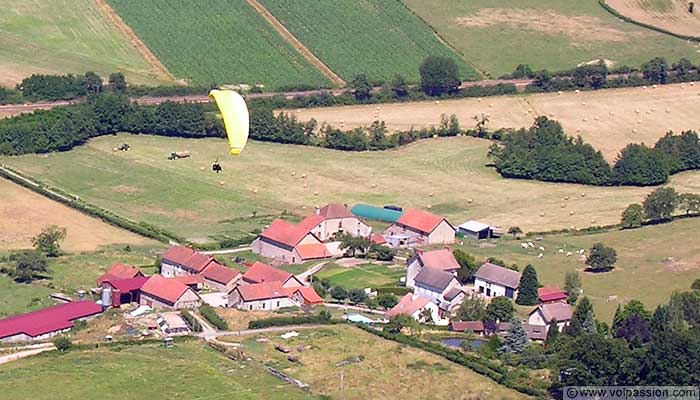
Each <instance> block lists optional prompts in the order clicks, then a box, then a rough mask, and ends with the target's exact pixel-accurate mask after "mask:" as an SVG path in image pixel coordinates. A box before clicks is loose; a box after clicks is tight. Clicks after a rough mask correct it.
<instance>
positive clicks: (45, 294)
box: [0, 246, 164, 317]
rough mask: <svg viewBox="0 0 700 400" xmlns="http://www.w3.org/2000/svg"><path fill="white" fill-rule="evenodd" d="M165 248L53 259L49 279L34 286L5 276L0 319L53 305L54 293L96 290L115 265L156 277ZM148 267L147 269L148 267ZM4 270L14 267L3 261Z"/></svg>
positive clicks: (115, 249)
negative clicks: (158, 256)
mask: <svg viewBox="0 0 700 400" xmlns="http://www.w3.org/2000/svg"><path fill="white" fill-rule="evenodd" d="M163 250H164V247H163V248H161V247H155V248H154V247H133V248H131V250H130V251H128V252H127V251H124V249H123V248H122V247H115V246H109V247H105V248H103V249H102V250H99V251H96V252H91V253H76V254H67V255H63V256H60V257H57V258H50V259H49V269H50V270H51V272H50V273H49V274H48V278H47V279H41V280H38V281H34V282H32V283H31V284H19V283H15V282H14V281H13V280H12V279H10V278H9V277H7V276H5V275H0V293H3V296H0V317H3V316H7V315H13V314H18V313H23V312H27V311H32V310H36V309H39V308H43V307H46V306H49V305H52V304H53V301H51V300H50V299H49V295H50V294H51V293H56V292H62V293H65V294H67V295H69V296H76V291H77V290H80V289H82V290H89V289H90V288H92V287H95V285H96V283H95V280H96V279H97V277H98V276H100V275H101V274H102V273H104V271H105V270H107V268H109V267H110V266H111V265H112V264H114V263H117V262H121V263H126V264H130V265H134V266H138V267H140V268H141V270H142V271H143V272H144V273H146V274H152V273H154V272H155V269H154V268H153V267H152V265H153V262H154V261H155V259H156V253H158V252H162V251H163ZM144 266H145V267H144ZM1 267H8V268H11V267H13V266H12V264H11V263H9V262H2V261H0V268H1Z"/></svg>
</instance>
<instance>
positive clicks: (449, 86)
mask: <svg viewBox="0 0 700 400" xmlns="http://www.w3.org/2000/svg"><path fill="white" fill-rule="evenodd" d="M419 72H420V77H421V80H420V84H421V89H422V90H423V92H424V93H425V94H427V95H428V96H439V95H441V94H445V93H451V92H455V91H457V89H458V88H459V85H460V84H461V83H462V82H461V80H460V77H459V67H458V66H457V63H455V61H454V60H453V59H451V58H447V57H438V56H429V57H426V58H425V60H423V63H422V64H421V65H420V68H419Z"/></svg>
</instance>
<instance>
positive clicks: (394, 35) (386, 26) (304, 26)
mask: <svg viewBox="0 0 700 400" xmlns="http://www.w3.org/2000/svg"><path fill="white" fill-rule="evenodd" d="M262 3H263V4H264V5H265V7H266V8H267V9H268V10H269V11H270V12H271V13H272V14H273V15H274V16H275V17H276V18H277V19H278V20H280V22H282V24H284V26H285V27H286V28H287V29H288V30H289V31H290V32H291V33H292V34H293V35H294V36H295V37H296V38H297V39H299V40H300V41H301V42H302V43H304V44H305V45H306V47H308V48H309V49H310V50H311V51H312V52H313V53H314V54H315V55H316V56H317V57H319V58H320V59H321V60H322V61H323V62H324V63H325V64H326V65H328V66H329V67H330V68H331V69H332V70H333V71H334V72H336V73H337V74H339V75H340V76H341V77H343V78H344V79H345V80H346V81H349V80H351V79H352V78H353V77H354V76H355V75H358V74H367V76H368V77H369V78H370V79H371V80H390V79H391V78H392V77H393V76H394V75H395V74H397V73H399V74H402V75H403V76H404V77H406V78H407V79H408V80H410V81H412V82H417V81H418V80H419V75H418V66H419V65H420V63H421V62H422V61H423V59H424V58H425V57H426V56H428V55H441V56H447V57H451V58H453V59H455V61H457V63H458V65H459V66H460V69H461V74H462V77H463V78H464V79H476V78H478V77H479V74H478V73H477V72H476V71H475V70H474V69H473V68H472V67H471V66H469V65H468V64H467V63H465V62H464V60H462V59H461V57H460V56H459V55H458V54H456V53H454V52H453V51H452V50H451V49H450V48H449V47H447V46H446V45H445V44H444V43H442V42H441V41H440V39H439V38H438V37H437V36H436V35H435V34H434V32H433V31H432V30H431V29H430V27H429V26H427V25H426V24H425V23H424V22H423V21H421V20H420V18H417V17H416V16H415V15H414V14H413V13H411V11H410V10H408V9H407V8H406V7H405V6H404V5H403V4H402V3H401V2H400V1H398V0H389V1H385V0H357V1H344V0H329V1H323V2H319V1H315V0H301V1H300V0H262ZM312 21H318V23H314V22H312Z"/></svg>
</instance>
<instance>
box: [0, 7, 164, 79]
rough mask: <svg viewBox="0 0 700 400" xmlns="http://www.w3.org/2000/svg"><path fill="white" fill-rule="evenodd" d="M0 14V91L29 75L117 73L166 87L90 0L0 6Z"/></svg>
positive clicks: (146, 62) (104, 76) (155, 72)
mask: <svg viewBox="0 0 700 400" xmlns="http://www.w3.org/2000/svg"><path fill="white" fill-rule="evenodd" d="M0 9H1V10H2V13H0V26H1V27H2V29H0V85H2V86H11V87H14V85H15V84H17V83H19V82H20V81H21V80H22V79H23V78H25V77H27V76H29V75H31V74H33V73H44V74H65V73H74V74H82V73H85V72H86V71H95V72H97V73H99V74H100V75H101V76H102V77H103V78H107V77H108V75H109V73H111V72H115V71H122V72H124V74H125V75H126V78H127V79H128V80H129V82H132V83H139V84H158V83H160V84H166V83H169V81H168V80H167V79H165V78H163V77H162V76H161V75H160V74H158V73H157V71H155V70H154V69H153V67H152V66H151V65H150V64H149V63H148V61H147V60H146V59H144V58H143V57H142V56H141V54H139V52H138V50H137V49H136V48H135V47H134V46H133V45H132V44H131V43H129V41H128V39H127V38H126V37H124V36H123V35H122V34H121V33H120V32H119V31H118V30H117V29H116V28H115V27H114V26H113V25H112V24H111V22H110V21H109V19H108V18H107V16H106V15H105V14H104V13H103V12H102V11H100V10H99V9H98V8H97V7H95V5H94V2H93V1H92V0H48V1H47V0H43V1H42V0H24V1H16V0H0ZM170 83H171V82H170Z"/></svg>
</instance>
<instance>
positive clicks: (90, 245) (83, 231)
mask: <svg viewBox="0 0 700 400" xmlns="http://www.w3.org/2000/svg"><path fill="white" fill-rule="evenodd" d="M0 193H2V201H0V249H2V250H9V249H13V250H14V249H23V248H30V247H31V246H32V243H31V239H32V237H34V236H36V235H37V234H38V233H39V232H41V230H42V229H43V228H44V227H46V226H48V225H58V226H62V227H66V228H67V230H68V235H67V237H66V240H65V243H64V244H63V249H64V250H66V251H69V252H80V251H94V250H97V249H98V248H99V247H101V246H105V245H109V244H130V245H142V244H147V243H149V242H151V241H150V240H149V239H146V238H143V237H141V236H138V235H136V234H134V233H131V232H128V231H125V230H122V229H118V228H115V227H113V226H111V225H108V224H105V223H104V222H101V221H99V220H97V219H95V218H91V217H89V216H87V215H85V214H82V213H80V212H78V211H76V210H74V209H72V208H69V207H67V206H64V205H62V204H59V203H57V202H55V201H53V200H50V199H48V198H46V197H44V196H41V195H39V194H36V193H34V192H32V191H30V190H29V189H26V188H24V187H22V186H19V185H17V184H14V183H12V182H10V181H8V180H6V179H2V178H0Z"/></svg>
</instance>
